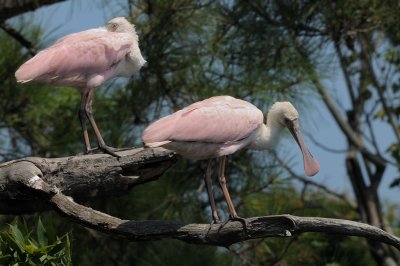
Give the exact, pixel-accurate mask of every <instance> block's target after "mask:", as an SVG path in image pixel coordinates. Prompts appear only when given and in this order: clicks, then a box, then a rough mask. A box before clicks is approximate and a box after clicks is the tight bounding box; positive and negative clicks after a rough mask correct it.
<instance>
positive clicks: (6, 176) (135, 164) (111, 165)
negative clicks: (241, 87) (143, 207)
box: [0, 148, 174, 214]
mask: <svg viewBox="0 0 400 266" xmlns="http://www.w3.org/2000/svg"><path fill="white" fill-rule="evenodd" d="M117 153H118V154H119V155H121V156H122V157H121V158H119V159H117V158H115V157H112V156H110V155H106V154H93V155H78V156H71V157H64V158H53V159H46V158H37V157H29V158H23V159H19V160H15V161H10V162H7V163H3V164H0V213H3V214H4V213H13V214H15V213H26V212H34V211H40V210H43V209H45V208H46V206H47V205H46V204H45V203H44V202H43V201H41V200H40V199H38V198H36V197H34V195H32V193H30V192H28V191H26V187H25V186H21V185H20V182H16V180H15V178H17V177H21V176H22V177H26V178H28V177H29V178H30V177H32V176H35V175H36V176H38V177H40V178H43V180H44V182H46V183H47V184H48V185H49V186H51V187H54V188H56V189H57V190H58V191H60V192H62V193H64V194H65V195H67V196H71V197H73V198H74V199H75V200H77V201H80V200H85V199H88V198H93V197H101V196H110V195H118V194H121V193H122V194H123V193H126V192H127V191H128V190H129V189H130V188H132V187H133V186H136V185H138V184H141V183H144V182H149V181H152V180H155V179H157V178H158V177H159V176H160V175H161V174H163V173H164V172H165V170H167V169H168V168H169V167H170V166H171V164H172V163H173V162H174V153H172V152H170V151H167V150H165V149H162V148H159V149H142V148H139V149H130V150H124V151H119V152H117ZM47 207H48V206H47Z"/></svg>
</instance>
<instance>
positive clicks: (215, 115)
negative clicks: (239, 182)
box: [142, 96, 263, 146]
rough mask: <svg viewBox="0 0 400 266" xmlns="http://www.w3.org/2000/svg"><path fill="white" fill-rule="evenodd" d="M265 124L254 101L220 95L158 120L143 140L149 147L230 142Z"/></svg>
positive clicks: (144, 134) (146, 130) (146, 131)
mask: <svg viewBox="0 0 400 266" xmlns="http://www.w3.org/2000/svg"><path fill="white" fill-rule="evenodd" d="M262 123H263V113H262V112H261V111H260V110H259V109H258V108H257V107H255V106H254V105H252V104H251V103H249V102H246V101H243V100H239V99H235V98H233V97H230V96H217V97H212V98H210V99H207V100H204V101H200V102H197V103H194V104H192V105H190V106H188V107H186V108H184V109H182V110H180V111H178V112H175V113H173V114H171V115H169V116H166V117H164V118H161V119H160V120H158V121H156V122H154V123H153V124H151V125H150V126H149V127H147V128H146V129H145V131H144V132H143V135H142V140H143V142H144V143H145V144H146V145H148V146H154V143H156V142H157V143H164V144H165V143H166V142H170V141H179V142H191V141H193V142H207V143H220V144H227V143H234V142H237V141H239V140H242V139H245V138H247V137H248V136H250V135H251V133H253V132H254V130H256V129H257V128H258V127H259V126H261V125H262ZM152 143H153V145H152ZM158 146H161V145H158Z"/></svg>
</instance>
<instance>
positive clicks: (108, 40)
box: [15, 17, 146, 156]
mask: <svg viewBox="0 0 400 266" xmlns="http://www.w3.org/2000/svg"><path fill="white" fill-rule="evenodd" d="M145 62H146V61H145V60H144V58H143V56H142V54H141V52H140V49H139V38H138V36H137V34H136V31H135V27H134V25H133V24H131V23H129V22H128V21H127V20H126V19H125V18H122V17H119V18H114V19H112V20H110V21H109V22H108V23H107V24H106V27H104V28H97V29H91V30H86V31H82V32H78V33H73V34H70V35H67V36H65V37H63V38H61V39H60V40H58V41H57V42H56V43H54V44H53V45H52V46H50V47H49V48H47V49H44V50H43V51H41V52H39V53H38V54H37V55H36V56H34V57H33V58H31V59H30V60H28V61H27V62H25V63H24V64H23V65H22V66H21V67H20V68H19V69H18V70H17V71H16V72H15V77H16V79H17V81H18V82H20V83H26V82H29V81H38V82H43V83H50V84H54V85H57V86H72V87H76V88H77V89H79V90H80V92H81V105H80V111H79V119H80V122H81V126H82V130H83V136H84V141H85V146H86V152H89V151H90V150H91V148H90V142H89V137H88V132H87V129H86V122H87V120H89V122H90V124H91V125H92V128H93V130H94V133H95V134H96V138H97V140H98V144H99V148H100V149H101V150H103V151H105V152H107V153H109V154H111V155H114V156H118V155H117V154H115V153H114V152H113V151H112V149H111V148H110V147H107V146H106V145H105V143H104V140H103V138H102V136H101V134H100V131H99V129H98V128H97V125H96V123H95V121H94V118H93V115H92V100H93V91H94V88H96V87H97V86H100V85H101V84H103V83H104V82H105V81H107V80H109V79H111V78H114V77H117V76H122V77H129V76H132V75H133V74H134V73H135V72H137V71H138V70H139V69H140V68H141V67H142V66H143V65H144V63H145Z"/></svg>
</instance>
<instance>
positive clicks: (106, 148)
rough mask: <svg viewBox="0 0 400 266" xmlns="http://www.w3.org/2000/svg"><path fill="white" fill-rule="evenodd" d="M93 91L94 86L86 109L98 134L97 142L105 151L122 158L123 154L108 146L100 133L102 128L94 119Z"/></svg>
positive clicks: (88, 96) (88, 94)
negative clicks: (120, 154) (99, 127)
mask: <svg viewBox="0 0 400 266" xmlns="http://www.w3.org/2000/svg"><path fill="white" fill-rule="evenodd" d="M93 93H94V88H89V90H88V92H87V97H86V106H85V111H86V115H87V118H88V119H89V122H90V124H91V125H92V128H93V131H94V134H95V135H96V138H97V143H98V144H99V149H100V150H102V151H103V152H104V153H108V154H110V155H112V156H115V157H117V158H120V157H121V156H119V155H118V154H116V153H115V152H114V151H113V149H112V148H111V147H108V146H107V145H106V143H105V142H104V140H103V137H102V136H101V134H100V130H99V129H98V127H97V125H96V122H95V121H94V117H93V111H92V102H93Z"/></svg>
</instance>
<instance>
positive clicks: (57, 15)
mask: <svg viewBox="0 0 400 266" xmlns="http://www.w3.org/2000/svg"><path fill="white" fill-rule="evenodd" d="M127 15H128V9H127V8H126V7H124V6H121V5H120V4H117V1H115V0H109V1H107V3H106V4H105V1H79V0H72V1H66V2H62V3H57V4H54V5H51V6H48V7H43V8H40V9H38V10H36V11H34V12H29V13H26V14H25V15H24V16H27V17H30V18H33V20H34V23H37V24H39V25H41V26H42V27H43V29H44V30H45V33H46V34H47V35H48V37H49V38H51V39H53V40H55V39H58V38H60V37H62V36H64V35H66V34H69V33H73V32H77V31H82V30H85V29H89V28H95V27H99V26H103V25H104V24H105V22H106V21H108V20H109V19H111V18H113V17H117V16H127ZM139 38H140V36H139ZM144 56H145V55H144ZM145 57H146V56H145ZM148 63H149V64H150V63H151V62H148ZM324 85H326V86H327V87H329V88H330V91H329V92H330V93H331V95H333V96H334V98H335V99H340V100H338V103H339V104H340V105H342V106H344V107H346V106H349V104H350V103H349V102H346V99H348V97H347V95H344V93H345V90H344V89H341V88H345V84H344V81H343V77H342V75H341V73H340V71H333V73H332V78H331V79H330V80H325V81H324ZM311 101H312V102H311V103H310V104H311V105H312V108H309V109H308V110H307V112H306V113H305V114H304V115H303V116H302V117H301V118H300V119H301V120H300V121H301V123H302V129H303V131H304V133H305V141H306V143H307V144H308V147H309V149H310V151H311V153H312V154H313V155H314V157H315V158H316V159H317V160H318V161H319V163H320V167H321V170H320V172H319V173H318V174H317V175H316V176H314V177H311V178H312V179H313V180H314V181H316V182H319V183H322V184H324V185H327V186H329V187H330V188H331V189H333V190H335V191H340V192H346V193H347V194H348V195H350V196H352V190H351V185H350V183H349V180H348V178H347V177H346V169H345V166H344V154H341V153H338V154H334V153H331V152H328V151H326V150H324V149H322V148H320V147H319V146H318V145H316V144H314V143H313V142H312V141H311V140H310V139H309V135H312V136H313V138H314V139H316V140H317V142H319V143H321V144H323V145H325V146H327V147H330V148H332V149H337V150H341V149H342V150H343V149H345V148H346V140H345V139H344V136H343V135H342V134H341V133H340V131H339V129H338V128H337V125H336V123H335V122H334V120H333V118H332V117H331V115H330V114H329V113H328V111H327V110H326V107H325V106H324V105H323V103H322V101H321V100H320V99H313V100H311ZM374 126H375V127H376V129H377V130H378V132H379V134H378V135H379V136H380V138H379V139H380V142H381V144H382V145H384V146H383V147H387V145H388V144H389V143H390V142H391V141H392V140H394V136H393V134H391V131H390V129H388V128H386V127H385V126H383V124H382V123H377V124H375V125H374ZM281 146H282V147H280V149H279V152H280V154H282V155H284V158H288V157H290V158H294V159H295V160H293V161H292V163H293V164H294V165H295V167H294V169H295V170H296V172H297V173H299V174H303V173H304V171H303V169H302V159H301V154H300V151H299V149H298V148H297V145H296V143H295V142H294V140H293V139H291V138H287V139H284V140H283V141H282V145H281ZM266 156H267V155H266ZM396 176H398V173H397V171H396V169H395V168H394V167H388V169H387V171H386V173H385V177H384V181H383V182H382V185H381V187H380V195H383V196H382V200H384V201H389V202H392V203H393V202H397V201H398V200H397V199H398V197H399V193H400V190H399V189H398V188H397V189H390V188H388V186H389V184H390V182H391V181H392V177H396Z"/></svg>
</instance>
